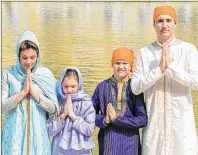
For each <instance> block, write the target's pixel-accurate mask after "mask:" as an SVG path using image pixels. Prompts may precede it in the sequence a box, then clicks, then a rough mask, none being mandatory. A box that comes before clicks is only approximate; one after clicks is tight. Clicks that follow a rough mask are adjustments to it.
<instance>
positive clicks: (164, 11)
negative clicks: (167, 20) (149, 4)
mask: <svg viewBox="0 0 198 155" xmlns="http://www.w3.org/2000/svg"><path fill="white" fill-rule="evenodd" d="M160 15H169V16H171V17H172V18H173V19H174V20H175V22H177V15H176V12H175V9H174V8H173V7H172V6H158V7H156V8H155V10H154V13H153V21H155V20H156V18H157V17H158V16H160Z"/></svg>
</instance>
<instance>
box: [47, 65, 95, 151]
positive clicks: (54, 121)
mask: <svg viewBox="0 0 198 155" xmlns="http://www.w3.org/2000/svg"><path fill="white" fill-rule="evenodd" d="M57 92H58V93H57V94H58V101H59V105H60V107H61V108H62V109H63V112H61V113H60V114H58V115H57V116H56V115H55V116H54V117H52V118H51V119H49V120H48V123H47V128H48V132H49V135H51V136H53V141H52V155H91V154H92V153H91V149H92V148H93V147H94V146H95V145H94V142H93V140H92V139H91V135H92V133H93V131H94V127H95V117H96V114H95V110H94V107H93V103H92V100H91V98H90V96H89V95H88V94H86V93H85V92H84V91H83V79H82V75H81V73H80V71H79V70H78V69H77V68H76V67H68V68H65V69H64V70H63V72H62V73H61V76H60V79H59V82H58V87H57Z"/></svg>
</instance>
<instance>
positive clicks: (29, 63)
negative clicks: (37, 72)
mask: <svg viewBox="0 0 198 155" xmlns="http://www.w3.org/2000/svg"><path fill="white" fill-rule="evenodd" d="M36 59H37V52H36V50H34V49H32V48H29V49H25V50H23V51H21V52H20V56H19V61H20V64H21V65H22V66H23V68H24V69H26V70H27V69H32V67H34V65H35V63H36Z"/></svg>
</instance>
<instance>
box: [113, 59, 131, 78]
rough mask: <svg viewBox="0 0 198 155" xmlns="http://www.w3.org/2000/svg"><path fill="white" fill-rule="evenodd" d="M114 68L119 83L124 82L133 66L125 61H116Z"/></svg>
mask: <svg viewBox="0 0 198 155" xmlns="http://www.w3.org/2000/svg"><path fill="white" fill-rule="evenodd" d="M112 68H113V74H114V76H115V78H116V80H118V81H122V80H123V79H124V78H125V77H126V76H127V75H128V74H129V72H130V71H131V65H130V64H129V63H128V62H127V61H123V60H117V61H114V62H113V65H112Z"/></svg>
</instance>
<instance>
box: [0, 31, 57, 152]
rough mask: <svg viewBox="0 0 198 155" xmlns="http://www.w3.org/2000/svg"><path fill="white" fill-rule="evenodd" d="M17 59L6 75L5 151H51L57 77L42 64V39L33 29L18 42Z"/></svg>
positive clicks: (4, 102) (6, 71)
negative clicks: (50, 124)
mask: <svg viewBox="0 0 198 155" xmlns="http://www.w3.org/2000/svg"><path fill="white" fill-rule="evenodd" d="M16 54H17V63H16V65H15V66H12V67H9V68H7V69H6V70H5V71H4V72H3V75H2V112H3V113H5V119H4V127H3V132H2V155H51V147H50V141H49V137H48V133H47V128H46V120H47V119H48V116H49V114H52V113H55V112H56V111H57V105H58V101H57V97H56V91H55V90H56V79H55V78H54V76H53V74H52V72H51V71H50V70H49V69H48V68H46V67H39V66H38V65H39V60H40V50H39V43H38V40H37V38H36V36H35V35H34V33H32V32H30V31H26V32H24V33H23V34H22V35H21V37H20V38H19V41H18V44H17V50H16Z"/></svg>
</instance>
